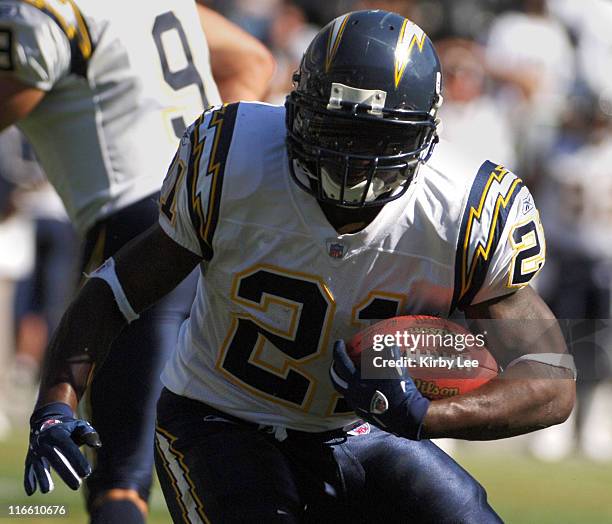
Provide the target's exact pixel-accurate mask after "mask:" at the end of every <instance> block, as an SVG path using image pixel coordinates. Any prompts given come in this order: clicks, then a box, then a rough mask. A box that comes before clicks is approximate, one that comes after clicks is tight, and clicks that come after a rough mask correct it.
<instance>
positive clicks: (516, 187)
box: [451, 161, 524, 312]
mask: <svg viewBox="0 0 612 524" xmlns="http://www.w3.org/2000/svg"><path fill="white" fill-rule="evenodd" d="M523 187H524V185H523V181H522V180H521V179H520V178H518V177H516V175H514V174H513V173H511V172H510V171H508V170H507V169H506V168H505V167H503V166H501V165H497V164H494V163H493V162H489V161H486V162H485V163H484V164H482V166H481V167H480V169H479V170H478V173H477V175H476V177H475V179H474V182H473V183H472V188H471V190H470V194H469V196H468V200H467V204H466V207H465V211H464V213H463V218H462V221H461V229H460V230H459V238H458V240H457V250H456V253H457V254H456V258H455V287H454V292H453V301H452V304H451V312H452V311H454V310H455V308H457V307H458V308H460V309H463V308H464V307H465V306H467V305H469V304H470V303H471V302H472V300H473V299H474V297H475V296H476V294H477V293H478V291H479V290H480V288H481V287H482V285H483V283H484V281H485V279H486V276H487V271H488V269H489V265H490V264H491V259H492V258H493V254H494V253H495V250H496V249H497V246H498V244H499V241H500V238H501V235H502V232H503V230H504V227H505V225H506V221H507V219H508V214H509V213H510V209H511V208H512V204H513V203H514V200H515V199H516V196H517V195H518V194H519V193H520V191H521V189H522V188H523Z"/></svg>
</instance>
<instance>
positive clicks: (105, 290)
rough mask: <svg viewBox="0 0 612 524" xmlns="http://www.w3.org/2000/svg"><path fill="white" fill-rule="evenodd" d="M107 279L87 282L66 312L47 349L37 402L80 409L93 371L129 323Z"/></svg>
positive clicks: (38, 404) (38, 403)
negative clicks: (80, 401)
mask: <svg viewBox="0 0 612 524" xmlns="http://www.w3.org/2000/svg"><path fill="white" fill-rule="evenodd" d="M125 324H126V320H125V318H124V317H123V315H122V314H121V313H120V312H119V310H118V308H117V306H116V304H115V299H114V297H113V293H112V291H111V289H110V288H109V287H108V285H107V284H106V282H104V281H103V280H100V279H92V280H90V281H88V282H87V284H86V285H85V286H84V287H83V289H82V290H81V291H80V293H79V294H78V296H77V298H76V299H75V300H74V302H73V303H72V304H71V305H70V307H69V308H68V310H67V311H66V313H65V314H64V316H63V318H62V321H61V323H60V325H59V327H58V329H57V331H56V332H55V335H54V336H53V339H52V340H51V343H50V345H49V348H48V350H47V355H46V360H45V365H44V368H43V375H42V380H41V386H40V392H39V397H38V402H37V406H42V405H45V404H49V403H51V402H65V403H67V404H69V405H70V406H71V407H72V408H73V409H76V405H77V403H78V400H79V399H80V397H81V396H82V394H83V392H84V391H85V388H86V386H87V382H88V380H89V377H90V375H91V374H92V372H93V371H94V369H95V368H96V367H99V366H100V365H101V364H102V362H103V361H104V359H105V358H106V355H107V353H108V351H109V348H110V346H111V343H112V341H113V340H114V339H115V337H116V336H117V335H118V334H119V332H120V331H121V329H122V328H123V327H124V326H125Z"/></svg>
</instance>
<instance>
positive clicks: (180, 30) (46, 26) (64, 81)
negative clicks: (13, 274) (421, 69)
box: [0, 0, 273, 524]
mask: <svg viewBox="0 0 612 524" xmlns="http://www.w3.org/2000/svg"><path fill="white" fill-rule="evenodd" d="M199 15H201V22H202V23H203V25H205V26H206V29H207V30H208V34H207V36H208V38H209V39H210V47H211V49H212V57H211V58H210V61H209V51H208V47H207V43H206V40H205V37H204V34H203V33H202V28H201V26H200V18H199ZM211 65H212V69H213V71H212V73H217V77H218V78H219V80H220V83H219V87H220V89H221V93H222V95H223V96H225V97H227V98H228V99H231V100H235V99H236V98H243V97H244V98H252V97H257V98H258V97H260V96H262V94H263V92H264V91H265V89H266V83H267V80H268V78H269V76H270V75H271V72H272V67H273V63H272V61H271V58H270V55H269V53H268V51H267V50H266V49H265V48H264V47H263V46H262V45H261V44H259V43H258V42H257V41H256V40H254V39H253V38H252V37H250V36H249V35H247V34H246V33H244V32H243V31H242V30H240V29H238V28H237V27H236V26H234V25H233V24H231V23H230V22H229V21H227V20H225V19H224V18H223V17H221V16H220V15H217V14H216V13H214V12H212V11H210V10H208V9H205V8H203V7H201V6H196V4H195V3H194V2H193V0H178V1H172V2H170V1H168V0H152V1H147V2H142V3H138V4H129V5H126V3H125V2H119V1H117V0H109V1H105V2H97V1H94V0H78V1H77V2H74V1H72V0H71V1H68V2H67V1H64V0H2V1H0V129H1V128H3V127H5V126H8V125H9V124H12V123H13V122H17V121H18V123H19V126H20V127H21V129H22V130H23V131H25V133H26V134H27V136H28V138H29V140H30V141H31V143H32V144H33V145H34V147H35V149H36V152H37V154H38V156H39V158H40V161H41V163H42V165H43V167H44V169H45V171H46V173H47V175H48V177H49V179H50V181H51V183H52V184H53V186H54V187H55V189H56V190H57V192H58V193H59V195H60V196H61V198H62V200H63V203H64V205H65V207H66V210H67V212H68V214H69V216H70V218H71V220H72V222H73V224H74V225H75V226H76V227H77V229H78V230H79V231H80V233H81V234H82V235H83V236H84V238H85V249H84V256H83V265H82V267H83V270H84V271H86V272H87V271H90V270H91V269H92V268H95V267H97V266H98V265H99V264H100V263H101V262H102V261H103V260H104V259H105V258H107V257H109V256H111V255H112V254H113V253H115V252H116V251H117V250H118V249H119V248H120V247H121V246H123V245H124V244H125V243H126V242H128V241H129V240H131V239H132V238H134V237H136V236H137V235H138V234H139V233H141V232H142V231H144V230H146V229H147V228H148V227H149V226H151V225H152V224H154V223H155V222H156V221H157V214H158V208H157V200H158V195H159V188H160V186H161V183H162V180H163V177H164V174H165V172H166V168H167V165H168V163H169V162H170V160H171V159H172V155H173V154H174V151H175V149H176V146H177V144H178V142H179V139H180V137H181V136H182V134H183V132H184V130H185V127H186V125H187V124H189V123H190V122H192V121H193V120H194V119H195V118H196V117H197V116H198V115H199V114H200V113H201V112H202V111H203V110H204V109H205V108H206V107H208V106H209V105H213V104H218V103H219V102H220V101H221V98H220V96H219V91H218V90H217V86H216V85H215V81H214V80H213V74H211ZM196 281H197V273H194V275H193V276H191V277H190V280H188V281H185V282H184V283H183V284H182V285H181V286H179V287H178V288H177V290H175V292H173V293H172V294H170V295H169V296H168V297H167V298H166V299H165V300H164V301H162V302H161V303H160V304H159V305H158V306H156V307H155V308H153V309H151V310H150V311H148V312H147V313H146V314H145V315H143V318H142V319H141V320H140V321H138V322H134V323H133V324H132V325H131V326H130V327H129V328H128V329H126V330H124V331H123V332H122V334H121V336H120V337H119V338H118V339H117V340H116V341H115V344H114V349H115V350H114V351H113V352H112V354H111V356H110V357H109V359H108V360H107V361H106V362H105V365H104V366H103V368H101V369H99V370H96V371H97V373H96V375H95V379H94V380H93V381H92V383H91V387H90V389H89V392H88V395H87V399H86V402H85V403H84V406H83V407H84V409H85V411H86V412H87V413H89V414H88V416H89V417H91V420H92V421H94V422H95V424H96V427H97V429H98V431H99V432H100V435H101V439H102V441H103V442H104V446H103V447H102V448H101V449H100V450H99V451H98V452H97V456H96V457H95V461H96V463H97V466H96V468H95V473H94V475H92V476H91V477H90V479H89V482H88V506H89V509H90V511H91V512H92V519H93V521H94V522H101V521H104V522H110V521H113V522H120V523H122V524H124V523H127V522H138V521H140V522H142V520H143V515H144V514H146V511H147V507H146V501H147V498H148V494H149V487H150V483H151V474H152V468H153V434H154V420H155V404H156V402H157V399H158V397H159V392H160V390H161V384H160V383H159V378H158V377H159V374H160V372H161V368H162V365H163V363H164V362H165V361H166V359H167V357H168V355H169V353H170V352H171V351H172V350H173V348H174V347H175V345H176V339H177V334H178V328H179V326H180V324H181V322H182V321H183V320H184V319H185V318H186V316H187V315H188V313H189V309H190V307H191V303H192V301H193V297H194V294H195V289H196ZM101 315H102V313H101ZM92 376H93V375H92ZM39 487H40V488H41V490H42V491H48V490H49V489H51V487H52V486H51V485H50V484H42V485H40V486H39ZM73 487H76V486H73ZM34 489H35V485H34V484H32V483H30V482H28V483H27V484H26V490H27V491H28V493H31V492H33V490H34Z"/></svg>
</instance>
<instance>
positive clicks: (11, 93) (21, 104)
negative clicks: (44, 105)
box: [0, 75, 45, 131]
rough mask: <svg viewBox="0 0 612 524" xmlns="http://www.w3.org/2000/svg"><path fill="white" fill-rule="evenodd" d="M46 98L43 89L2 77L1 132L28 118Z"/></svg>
mask: <svg viewBox="0 0 612 524" xmlns="http://www.w3.org/2000/svg"><path fill="white" fill-rule="evenodd" d="M44 96H45V92H44V91H42V90H41V89H38V88H36V87H31V86H29V85H27V84H24V83H23V82H21V81H20V80H18V79H16V78H11V77H10V76H7V75H0V131H3V130H4V129H6V128H7V127H9V126H11V125H13V124H15V123H17V122H19V120H21V119H22V118H25V117H26V116H28V115H29V114H30V112H31V111H32V110H33V109H34V108H35V107H36V106H37V105H38V103H39V102H40V101H41V100H42V99H43V97H44Z"/></svg>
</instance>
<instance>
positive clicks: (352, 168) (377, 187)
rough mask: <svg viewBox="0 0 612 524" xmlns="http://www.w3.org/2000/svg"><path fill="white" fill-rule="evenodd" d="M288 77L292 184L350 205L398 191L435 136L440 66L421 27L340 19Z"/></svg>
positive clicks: (380, 18) (386, 18) (376, 16)
mask: <svg viewBox="0 0 612 524" xmlns="http://www.w3.org/2000/svg"><path fill="white" fill-rule="evenodd" d="M293 80H294V84H295V87H294V90H293V91H292V92H291V93H290V94H289V96H288V97H287V100H286V103H285V107H286V109H287V112H286V124H287V150H288V156H289V164H290V165H289V167H290V171H291V175H292V177H293V179H294V180H295V182H297V184H298V185H299V186H300V187H301V188H302V189H304V190H305V191H308V192H309V193H311V194H313V195H315V196H316V198H318V199H319V200H320V201H323V202H330V203H333V204H335V205H339V206H343V207H350V208H355V207H365V206H379V205H382V204H384V203H386V202H389V201H391V200H394V199H396V198H399V197H400V196H402V195H403V194H404V193H405V192H406V190H407V189H408V186H409V184H410V182H411V181H412V179H413V178H414V176H415V174H416V172H417V169H418V166H419V164H421V163H423V162H426V161H427V159H428V158H429V157H430V156H431V153H432V151H433V148H434V146H435V144H436V143H437V142H438V135H437V125H438V120H437V112H438V108H439V107H440V105H441V103H442V74H441V67H440V61H439V59H438V55H437V53H436V51H435V49H434V47H433V44H432V43H431V41H430V40H429V38H428V37H427V35H426V34H425V33H424V32H423V31H422V30H421V28H419V27H418V26H417V25H416V24H414V23H413V22H411V21H410V20H408V19H407V18H404V17H402V16H400V15H398V14H395V13H389V12H386V11H380V10H374V11H357V12H353V13H348V14H345V15H343V16H340V17H338V18H336V19H335V20H333V21H332V22H330V23H329V24H327V25H326V26H325V27H324V28H323V29H321V31H319V33H317V35H316V36H315V38H314V39H313V41H312V42H311V43H310V45H309V46H308V49H307V50H306V52H305V53H304V56H303V58H302V61H301V63H300V67H299V69H298V71H297V72H296V73H295V74H294V77H293Z"/></svg>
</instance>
